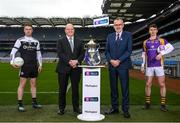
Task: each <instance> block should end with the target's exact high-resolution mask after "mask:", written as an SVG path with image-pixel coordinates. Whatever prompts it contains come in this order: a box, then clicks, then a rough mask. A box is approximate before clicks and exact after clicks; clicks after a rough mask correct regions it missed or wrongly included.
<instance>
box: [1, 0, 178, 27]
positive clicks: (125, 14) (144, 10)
mask: <svg viewBox="0 0 180 123" xmlns="http://www.w3.org/2000/svg"><path fill="white" fill-rule="evenodd" d="M176 1H177V3H179V1H180V0H148V1H147V0H146V1H145V0H104V1H103V3H102V13H103V16H109V17H110V24H111V23H113V20H114V19H115V18H116V17H121V18H122V19H123V20H124V21H125V22H136V21H137V22H138V21H141V20H145V19H148V18H151V17H154V16H156V15H158V14H161V13H163V12H164V11H165V10H167V9H169V8H171V7H172V6H174V5H176V6H179V4H178V5H177V4H174V2H176ZM95 18H97V17H95ZM25 23H31V24H32V25H34V26H35V27H36V26H37V27H64V26H65V25H66V24H67V23H72V24H74V25H75V26H79V27H88V26H92V25H93V18H90V17H89V18H78V17H74V18H73V17H72V18H60V17H54V18H42V17H34V18H27V17H15V18H12V17H0V26H1V27H3V26H4V27H7V26H12V27H16V26H22V25H24V24H25Z"/></svg>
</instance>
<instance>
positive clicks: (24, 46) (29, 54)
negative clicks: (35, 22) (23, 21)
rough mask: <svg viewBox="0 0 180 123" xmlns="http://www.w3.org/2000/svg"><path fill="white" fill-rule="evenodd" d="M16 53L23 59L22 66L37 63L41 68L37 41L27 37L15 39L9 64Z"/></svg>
mask: <svg viewBox="0 0 180 123" xmlns="http://www.w3.org/2000/svg"><path fill="white" fill-rule="evenodd" d="M17 51H18V52H19V53H20V55H21V57H22V58H23V60H24V64H37V62H38V63H39V65H40V66H42V56H41V52H40V43H39V41H38V40H36V39H34V38H33V37H27V36H24V37H22V38H19V39H17V40H16V42H15V44H14V47H13V48H12V51H11V53H10V57H11V61H10V62H11V64H13V61H14V58H15V54H16V52H17Z"/></svg>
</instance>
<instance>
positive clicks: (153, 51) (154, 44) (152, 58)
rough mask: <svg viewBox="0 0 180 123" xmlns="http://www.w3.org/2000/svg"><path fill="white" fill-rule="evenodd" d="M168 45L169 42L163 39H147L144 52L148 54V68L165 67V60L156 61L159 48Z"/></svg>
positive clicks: (144, 43)
mask: <svg viewBox="0 0 180 123" xmlns="http://www.w3.org/2000/svg"><path fill="white" fill-rule="evenodd" d="M167 43H168V42H167V40H165V39H162V38H156V39H155V40H150V39H147V40H145V41H144V42H143V52H145V53H146V63H147V67H160V66H163V65H164V58H162V59H161V60H156V56H157V55H158V52H157V49H158V47H159V46H160V45H166V44H167Z"/></svg>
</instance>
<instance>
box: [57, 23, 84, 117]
mask: <svg viewBox="0 0 180 123" xmlns="http://www.w3.org/2000/svg"><path fill="white" fill-rule="evenodd" d="M74 31H75V30H74V26H73V25H72V24H70V23H69V24H67V25H66V27H65V33H66V36H65V37H62V38H61V39H60V40H59V41H58V43H57V53H58V57H59V62H58V65H57V68H56V72H57V73H58V82H59V111H58V114H59V115H63V114H64V109H65V106H66V91H67V85H68V79H69V78H70V80H71V85H72V103H73V109H74V112H75V113H78V114H80V113H81V111H80V109H79V81H80V75H81V68H78V67H77V65H78V64H81V62H82V60H83V58H84V48H83V44H82V42H81V41H80V40H78V39H77V38H76V37H75V36H74Z"/></svg>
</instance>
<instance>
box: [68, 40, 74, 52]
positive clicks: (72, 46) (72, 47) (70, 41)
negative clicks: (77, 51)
mask: <svg viewBox="0 0 180 123" xmlns="http://www.w3.org/2000/svg"><path fill="white" fill-rule="evenodd" d="M69 43H70V46H71V51H72V52H73V50H74V43H73V40H72V38H71V37H70V38H69Z"/></svg>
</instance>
